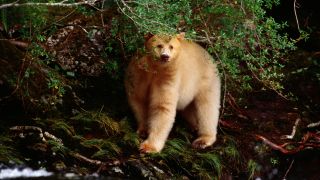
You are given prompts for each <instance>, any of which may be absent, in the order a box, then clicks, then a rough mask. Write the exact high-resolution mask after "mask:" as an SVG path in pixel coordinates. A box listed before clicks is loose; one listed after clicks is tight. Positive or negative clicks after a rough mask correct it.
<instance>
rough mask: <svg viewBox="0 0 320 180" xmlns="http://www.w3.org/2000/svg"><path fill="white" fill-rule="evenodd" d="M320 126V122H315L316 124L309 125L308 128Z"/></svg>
mask: <svg viewBox="0 0 320 180" xmlns="http://www.w3.org/2000/svg"><path fill="white" fill-rule="evenodd" d="M318 126H320V121H318V122H315V123H310V124H308V125H307V127H308V128H314V127H318Z"/></svg>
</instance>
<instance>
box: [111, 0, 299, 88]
mask: <svg viewBox="0 0 320 180" xmlns="http://www.w3.org/2000/svg"><path fill="white" fill-rule="evenodd" d="M275 4H279V0H267V1H261V0H256V1H251V0H243V1H223V0H217V1H205V0H197V1H191V0H181V1H169V0H166V1H162V0H161V1H160V0H151V1H149V0H136V1H122V0H120V1H117V5H118V6H119V10H120V11H121V12H122V13H123V14H124V15H125V16H126V17H127V19H129V20H131V21H132V22H133V23H134V24H135V26H136V28H137V29H138V32H140V33H141V34H145V33H147V32H151V33H162V34H175V33H177V32H181V31H184V32H186V33H187V36H188V37H189V38H190V39H192V40H194V41H197V42H199V43H200V44H202V45H203V46H205V47H206V48H207V50H208V51H209V52H210V53H211V54H212V55H213V57H214V59H216V61H218V62H219V64H220V67H221V69H222V71H221V72H223V75H224V80H225V81H226V84H227V85H228V90H229V91H231V90H232V89H234V87H237V88H236V89H237V90H239V89H241V90H251V89H252V88H254V87H253V85H254V84H257V83H256V82H259V83H258V84H260V86H259V87H266V88H269V89H272V90H275V91H276V92H278V93H279V94H282V89H283V87H282V85H281V83H280V82H281V80H282V78H283V77H284V75H283V73H282V72H281V68H283V67H284V65H283V64H284V62H285V59H284V55H285V54H286V53H287V52H288V51H290V50H292V49H294V48H295V46H294V41H293V40H290V39H289V38H288V37H287V35H285V34H284V35H281V34H280V33H279V32H280V30H282V29H283V27H285V24H279V23H277V22H275V20H274V19H273V18H271V17H267V16H266V9H267V8H271V7H272V6H273V5H275ZM123 25H124V24H123ZM133 38H136V37H133ZM129 42H130V41H129ZM261 85H262V86H261ZM239 87H241V88H239Z"/></svg>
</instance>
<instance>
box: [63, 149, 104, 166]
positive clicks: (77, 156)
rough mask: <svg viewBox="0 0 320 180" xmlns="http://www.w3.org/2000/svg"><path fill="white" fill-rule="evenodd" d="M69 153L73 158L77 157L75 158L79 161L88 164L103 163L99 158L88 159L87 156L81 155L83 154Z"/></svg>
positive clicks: (98, 164)
mask: <svg viewBox="0 0 320 180" xmlns="http://www.w3.org/2000/svg"><path fill="white" fill-rule="evenodd" d="M69 154H70V155H71V156H73V157H75V158H77V159H79V160H81V161H85V162H87V163H89V164H93V165H97V166H100V165H103V164H104V163H103V162H101V161H99V160H94V159H89V158H87V157H85V156H83V155H81V154H79V153H71V152H70V153H69Z"/></svg>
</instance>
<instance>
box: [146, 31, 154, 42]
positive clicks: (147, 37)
mask: <svg viewBox="0 0 320 180" xmlns="http://www.w3.org/2000/svg"><path fill="white" fill-rule="evenodd" d="M153 36H154V35H153V34H152V33H150V32H148V33H147V34H145V35H144V40H145V41H146V42H147V41H148V40H149V39H150V38H152V37H153Z"/></svg>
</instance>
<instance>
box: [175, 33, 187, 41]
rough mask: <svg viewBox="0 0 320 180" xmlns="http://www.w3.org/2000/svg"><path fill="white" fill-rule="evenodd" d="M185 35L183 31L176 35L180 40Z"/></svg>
mask: <svg viewBox="0 0 320 180" xmlns="http://www.w3.org/2000/svg"><path fill="white" fill-rule="evenodd" d="M185 35H186V33H185V32H181V33H180V34H178V35H177V39H179V40H180V41H181V40H184V36H185Z"/></svg>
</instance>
